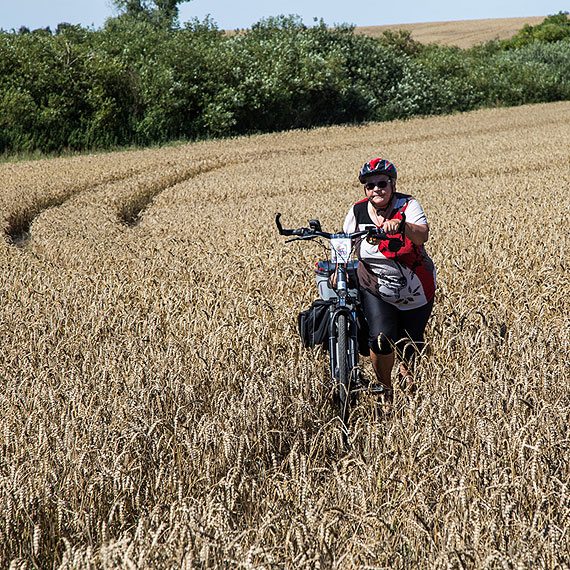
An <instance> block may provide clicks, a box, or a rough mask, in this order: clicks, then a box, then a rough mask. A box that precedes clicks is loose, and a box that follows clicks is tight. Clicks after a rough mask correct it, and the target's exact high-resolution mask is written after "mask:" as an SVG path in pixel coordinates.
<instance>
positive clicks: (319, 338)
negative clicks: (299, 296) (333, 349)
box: [297, 299, 331, 350]
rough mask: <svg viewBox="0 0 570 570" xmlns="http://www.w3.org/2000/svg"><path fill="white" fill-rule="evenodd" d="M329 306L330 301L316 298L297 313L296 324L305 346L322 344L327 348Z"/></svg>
mask: <svg viewBox="0 0 570 570" xmlns="http://www.w3.org/2000/svg"><path fill="white" fill-rule="evenodd" d="M330 306H331V301H324V300H323V299H317V300H316V301H313V303H312V304H311V306H310V307H309V308H308V309H307V310H306V311H301V312H300V313H299V316H298V317H297V324H298V326H299V335H300V336H301V341H302V342H303V346H304V347H305V348H314V347H315V346H317V345H319V344H322V345H323V347H324V348H325V349H327V350H328V340H329V307H330Z"/></svg>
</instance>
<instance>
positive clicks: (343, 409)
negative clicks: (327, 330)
mask: <svg viewBox="0 0 570 570" xmlns="http://www.w3.org/2000/svg"><path fill="white" fill-rule="evenodd" d="M336 326H337V339H336V342H337V359H338V378H337V397H338V412H339V416H340V419H341V421H342V423H343V424H344V426H345V427H348V417H349V415H350V370H349V369H348V330H347V322H346V315H343V314H340V315H338V317H337V321H336Z"/></svg>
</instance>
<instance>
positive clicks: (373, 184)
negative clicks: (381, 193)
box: [364, 180, 392, 190]
mask: <svg viewBox="0 0 570 570" xmlns="http://www.w3.org/2000/svg"><path fill="white" fill-rule="evenodd" d="M390 182H392V181H391V180H380V182H367V183H366V184H365V185H364V188H365V189H366V190H374V188H376V187H378V188H386V186H388V184H390Z"/></svg>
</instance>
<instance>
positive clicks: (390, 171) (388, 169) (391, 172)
mask: <svg viewBox="0 0 570 570" xmlns="http://www.w3.org/2000/svg"><path fill="white" fill-rule="evenodd" d="M377 174H385V175H386V176H389V177H390V178H391V179H392V180H396V179H397V178H398V173H397V172H396V167H395V166H394V165H393V164H392V163H391V162H390V161H389V160H385V159H384V158H373V159H372V160H370V161H368V162H365V163H364V166H363V167H362V168H361V169H360V173H359V174H358V180H360V182H361V183H362V184H364V183H365V182H366V179H367V178H369V177H370V176H376V175H377Z"/></svg>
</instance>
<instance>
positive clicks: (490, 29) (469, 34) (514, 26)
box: [356, 16, 546, 48]
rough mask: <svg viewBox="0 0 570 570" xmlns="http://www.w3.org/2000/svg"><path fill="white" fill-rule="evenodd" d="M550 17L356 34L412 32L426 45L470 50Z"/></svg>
mask: <svg viewBox="0 0 570 570" xmlns="http://www.w3.org/2000/svg"><path fill="white" fill-rule="evenodd" d="M544 18H546V16H535V17H530V18H497V19H488V20H457V21H455V22H428V23H425V24H397V25H394V26H365V27H357V28H356V31H357V32H360V33H362V34H367V35H370V36H380V35H382V32H384V31H385V30H410V31H411V32H412V38H413V39H414V40H416V41H418V42H421V43H422V44H429V43H432V42H435V43H438V44H442V45H448V46H451V45H453V46H459V47H460V48H468V47H471V46H474V45H476V44H479V43H482V42H486V41H489V40H493V39H495V38H499V39H501V40H505V39H508V38H510V37H511V36H514V35H515V34H516V33H517V32H518V31H519V30H520V29H521V28H522V27H523V26H524V25H525V24H529V25H531V26H536V25H537V24H540V22H542V21H543V20H544Z"/></svg>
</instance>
